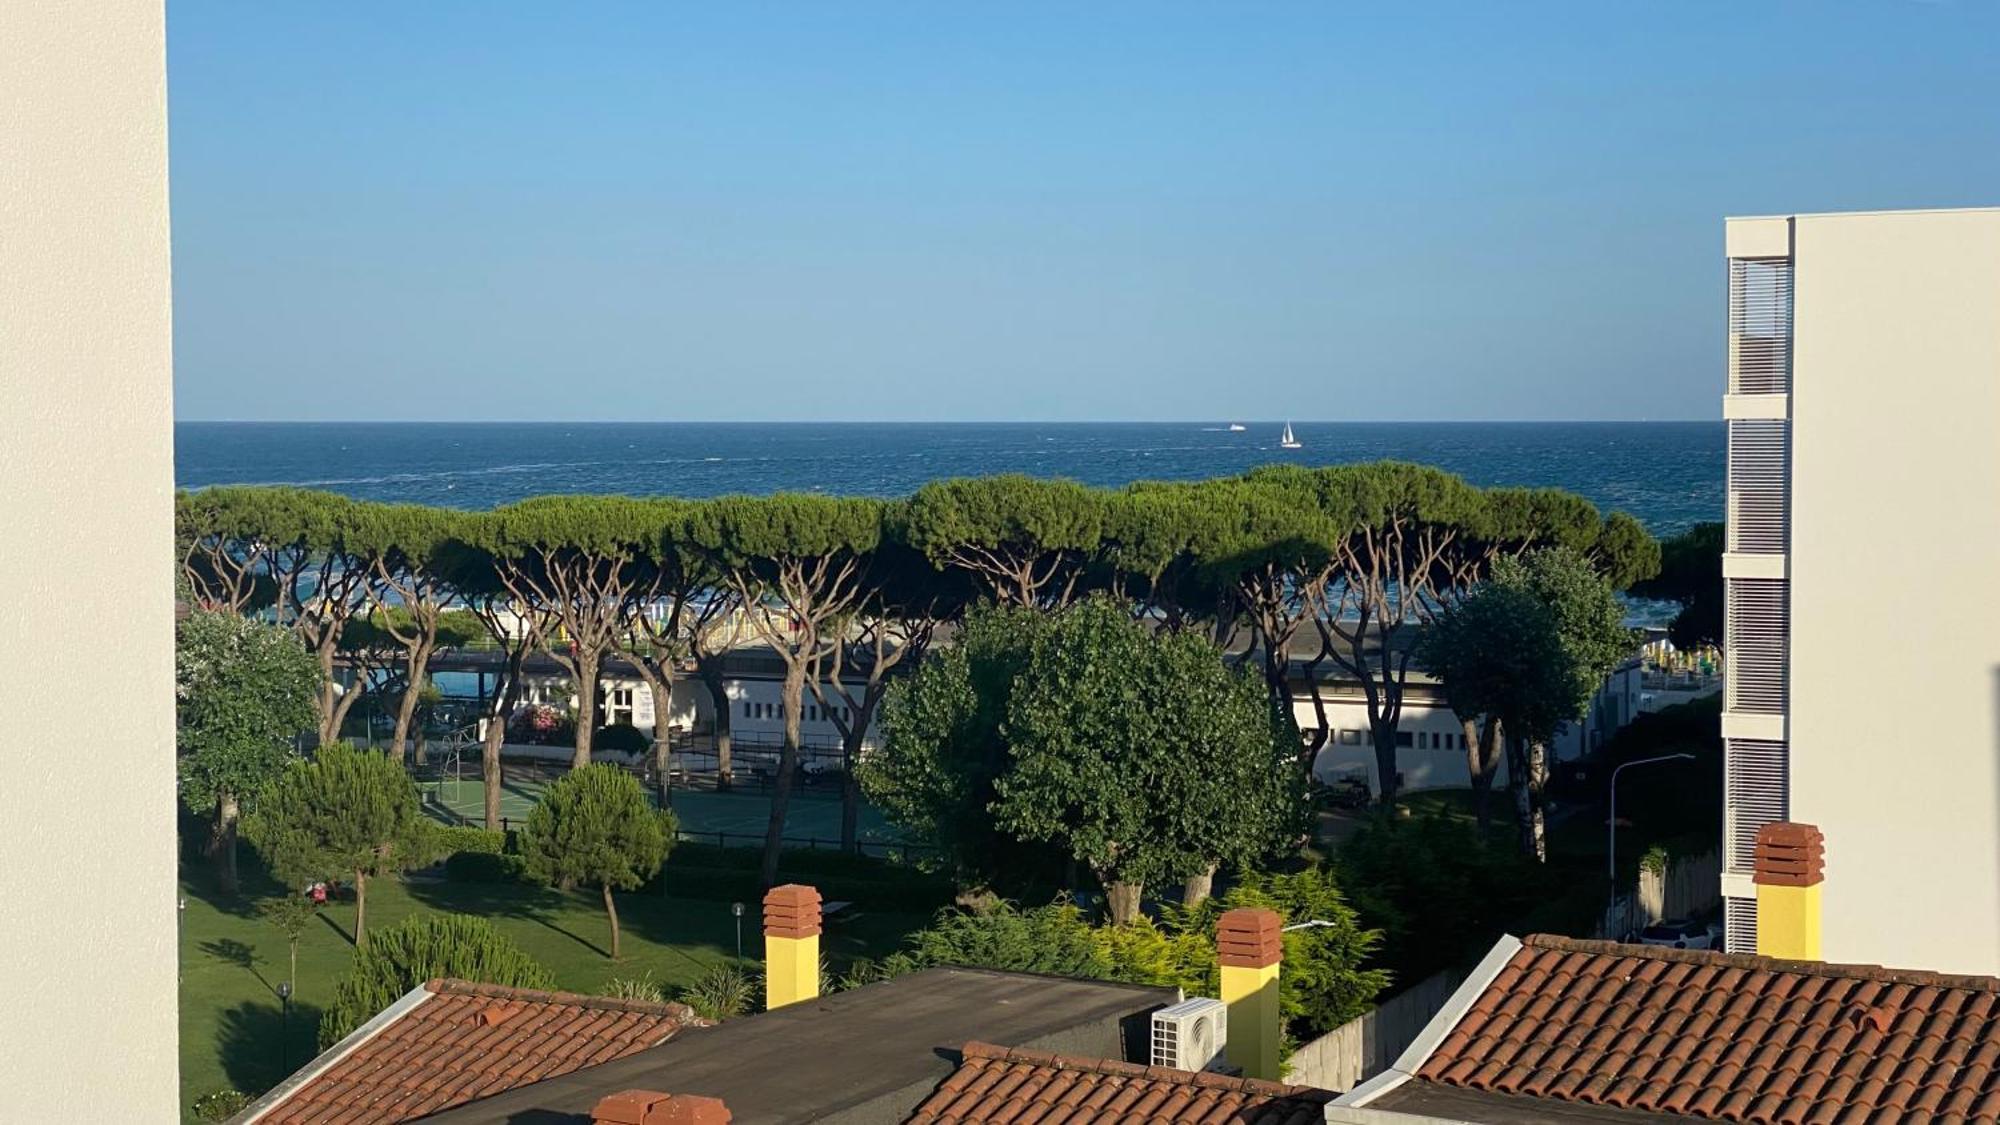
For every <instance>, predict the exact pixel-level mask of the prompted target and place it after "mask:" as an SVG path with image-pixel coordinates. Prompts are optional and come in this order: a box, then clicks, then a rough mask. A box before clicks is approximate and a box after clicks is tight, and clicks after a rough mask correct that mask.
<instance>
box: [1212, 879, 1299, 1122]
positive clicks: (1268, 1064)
mask: <svg viewBox="0 0 2000 1125" xmlns="http://www.w3.org/2000/svg"><path fill="white" fill-rule="evenodd" d="M1283 928H1284V920H1283V919H1281V918H1279V917H1278V915H1277V912H1276V911H1272V910H1231V911H1227V912H1225V913H1224V914H1223V915H1222V917H1220V918H1218V919H1216V922H1215V953H1216V960H1217V961H1219V962H1220V963H1221V965H1222V1002H1223V1004H1225V1005H1227V1006H1228V1008H1229V1045H1228V1047H1227V1048H1226V1055H1227V1057H1228V1059H1229V1062H1230V1065H1232V1066H1235V1067H1238V1068H1240V1069H1241V1070H1242V1071H1243V1075H1244V1077H1246V1078H1264V1079H1269V1080H1271V1081H1273V1082H1275V1081H1277V1080H1278V1078H1279V1077H1280V1075H1279V1073H1278V1036H1279V1032H1280V1029H1279V1026H1278V1023H1279V1016H1278V962H1280V961H1282V960H1283V959H1284V942H1283Z"/></svg>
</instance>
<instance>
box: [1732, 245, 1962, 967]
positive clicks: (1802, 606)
mask: <svg viewBox="0 0 2000 1125" xmlns="http://www.w3.org/2000/svg"><path fill="white" fill-rule="evenodd" d="M1726 233H1727V237H1726V242H1727V250H1726V254H1727V258H1728V277H1729V313H1728V324H1729V363H1728V391H1727V395H1726V397H1725V399H1724V404H1725V405H1724V416H1725V417H1726V418H1727V419H1728V425H1729V539H1728V545H1727V553H1726V554H1725V556H1724V561H1723V574H1724V578H1725V585H1726V588H1727V606H1726V618H1727V623H1726V627H1725V634H1726V635H1725V646H1724V647H1725V650H1726V651H1727V653H1728V656H1729V662H1728V674H1727V688H1726V694H1725V702H1724V712H1723V719H1722V733H1723V737H1724V739H1725V745H1726V757H1727V763H1728V764H1727V771H1726V772H1727V782H1726V792H1725V805H1726V817H1725V829H1724V832H1725V840H1724V851H1725V857H1726V858H1725V870H1724V874H1723V877H1722V890H1723V895H1724V897H1725V903H1726V907H1727V912H1728V923H1729V925H1728V942H1729V946H1730V948H1731V949H1732V950H1736V951H1751V950H1753V949H1754V948H1755V943H1756V919H1757V914H1756V897H1755V891H1754V887H1753V885H1752V882H1751V877H1750V876H1751V863H1752V855H1753V851H1754V847H1753V841H1754V837H1755V834H1756V831H1757V829H1758V828H1759V827H1760V826H1762V825H1764V824H1768V823H1771V822H1774V821H1780V820H1789V821H1795V822H1800V823H1805V824H1811V825H1815V826H1817V827H1818V828H1819V829H1820V830H1821V831H1822V832H1823V833H1824V834H1825V839H1826V882H1825V886H1824V891H1823V894H1824V906H1823V914H1822V925H1823V927H1824V937H1823V942H1824V951H1825V956H1826V959H1827V960H1828V961H1835V962H1864V963H1875V964H1884V965H1903V966H1910V967H1913V968H1914V967H1921V968H1927V969H1936V970H1941V971H1947V972H1963V973H1985V974H2000V704H1996V701H2000V599H1996V597H1995V594H1994V588H1993V583H1994V580H1995V577H1996V575H2000V443H1996V440H1995V439H1996V426H2000V209H1981V210H1961V211H1903V212H1868V213H1857V214H1829V215H1795V216H1781V217H1769V218H1749V219H1732V220H1730V221H1729V222H1728V224H1727V227H1726Z"/></svg>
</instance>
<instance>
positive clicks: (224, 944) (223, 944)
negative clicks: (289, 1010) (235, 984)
mask: <svg viewBox="0 0 2000 1125" xmlns="http://www.w3.org/2000/svg"><path fill="white" fill-rule="evenodd" d="M195 948H197V949H199V950H201V952H202V954H203V955H204V956H208V957H213V958H215V959H216V960H217V961H221V962H223V963H224V964H227V965H234V966H236V967H237V968H239V969H242V970H243V971H244V972H246V973H249V974H250V975H251V976H253V977H256V978H257V983H258V984H261V985H263V986H264V990H265V991H267V992H269V993H270V994H271V995H273V996H276V995H277V994H278V986H277V985H274V984H272V983H271V982H270V981H268V980H266V979H265V978H264V974H263V972H262V971H261V970H259V969H258V968H257V951H256V950H255V949H252V948H251V947H250V946H249V945H248V944H246V943H244V942H240V941H237V940H236V939H235V938H216V939H215V940H213V941H205V942H202V943H201V944H200V945H198V946H196V947H195Z"/></svg>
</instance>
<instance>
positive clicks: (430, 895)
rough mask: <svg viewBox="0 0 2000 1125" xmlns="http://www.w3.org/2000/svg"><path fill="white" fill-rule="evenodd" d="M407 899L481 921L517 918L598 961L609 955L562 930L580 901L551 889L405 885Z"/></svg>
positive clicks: (519, 885) (521, 885) (520, 885)
mask: <svg viewBox="0 0 2000 1125" xmlns="http://www.w3.org/2000/svg"><path fill="white" fill-rule="evenodd" d="M405 887H406V888H407V889H408V890H409V893H410V897H411V898H413V899H415V900H416V901H418V902H420V903H422V904H424V905H425V906H428V907H431V908H432V909H434V910H442V911H446V912H448V913H452V914H476V915H479V916H481V917H484V918H519V919H522V920H523V921H528V922H533V923H535V924H536V925H538V926H543V927H546V928H548V929H550V930H553V931H555V932H556V933H559V934H561V935H562V936H564V937H566V938H568V939H570V940H571V941H573V942H576V943H577V944H578V945H581V946H583V947H584V948H585V949H588V950H590V951H591V952H592V953H595V954H597V955H598V956H599V957H606V958H608V957H610V956H611V951H610V950H608V949H606V948H604V947H603V946H601V945H599V944H597V943H596V942H594V941H592V940H590V939H589V938H586V937H584V936H583V935H582V934H579V933H577V932H576V931H575V930H572V929H570V928H569V927H568V926H565V925H563V924H562V922H561V921H560V919H561V917H562V915H563V914H564V913H565V912H567V911H568V910H570V909H575V908H578V907H580V905H581V901H580V900H579V899H577V898H575V897H574V896H571V895H566V894H564V893H563V892H561V891H558V890H555V889H553V888H550V887H536V886H530V885H528V884H526V883H453V882H442V883H406V884H405Z"/></svg>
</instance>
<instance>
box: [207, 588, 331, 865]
mask: <svg viewBox="0 0 2000 1125" xmlns="http://www.w3.org/2000/svg"><path fill="white" fill-rule="evenodd" d="M174 642H175V643H174V699H175V716H176V720H177V722H176V730H175V735H174V743H175V750H176V752H177V754H178V756H179V767H180V768H179V772H180V782H181V797H182V799H183V800H185V801H187V803H188V805H189V807H191V808H195V809H204V808H205V809H208V810H211V811H212V812H213V814H214V821H213V832H212V834H211V836H210V838H209V854H210V855H211V856H212V857H214V859H215V860H216V862H217V864H218V867H219V869H220V875H221V881H222V886H223V888H224V889H225V890H227V891H228V892H230V893H232V894H233V893H235V891H236V886H237V880H236V830H237V821H238V818H239V816H240V815H241V812H242V808H243V804H244V802H245V801H247V800H253V799H254V798H255V797H256V795H257V794H258V792H260V791H261V790H262V789H263V788H264V787H265V786H266V785H267V784H268V783H269V782H270V781H271V780H272V779H273V778H275V777H277V776H278V774H279V773H280V772H282V771H283V770H284V768H285V762H286V761H287V760H288V759H289V758H291V756H292V739H293V738H294V737H295V736H297V735H298V734H299V733H301V732H303V731H306V730H310V729H311V728H312V725H313V698H314V696H315V695H316V693H317V692H318V690H319V682H320V681H319V668H318V666H317V665H316V664H315V663H314V662H313V658H312V655H311V654H310V653H308V652H306V650H305V649H304V648H303V647H302V646H301V645H300V644H299V641H298V638H297V637H295V636H293V635H292V634H291V633H290V632H289V631H288V630H285V629H282V628H279V627H278V626H276V625H271V624H268V623H265V622H261V621H254V620H251V619H248V618H244V617H238V616H236V615H235V614H234V613H228V612H211V611H208V610H195V611H193V612H191V613H189V614H188V616H187V617H186V618H185V619H183V620H182V621H181V622H180V623H179V625H178V626H177V627H176V629H175V636H174Z"/></svg>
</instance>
